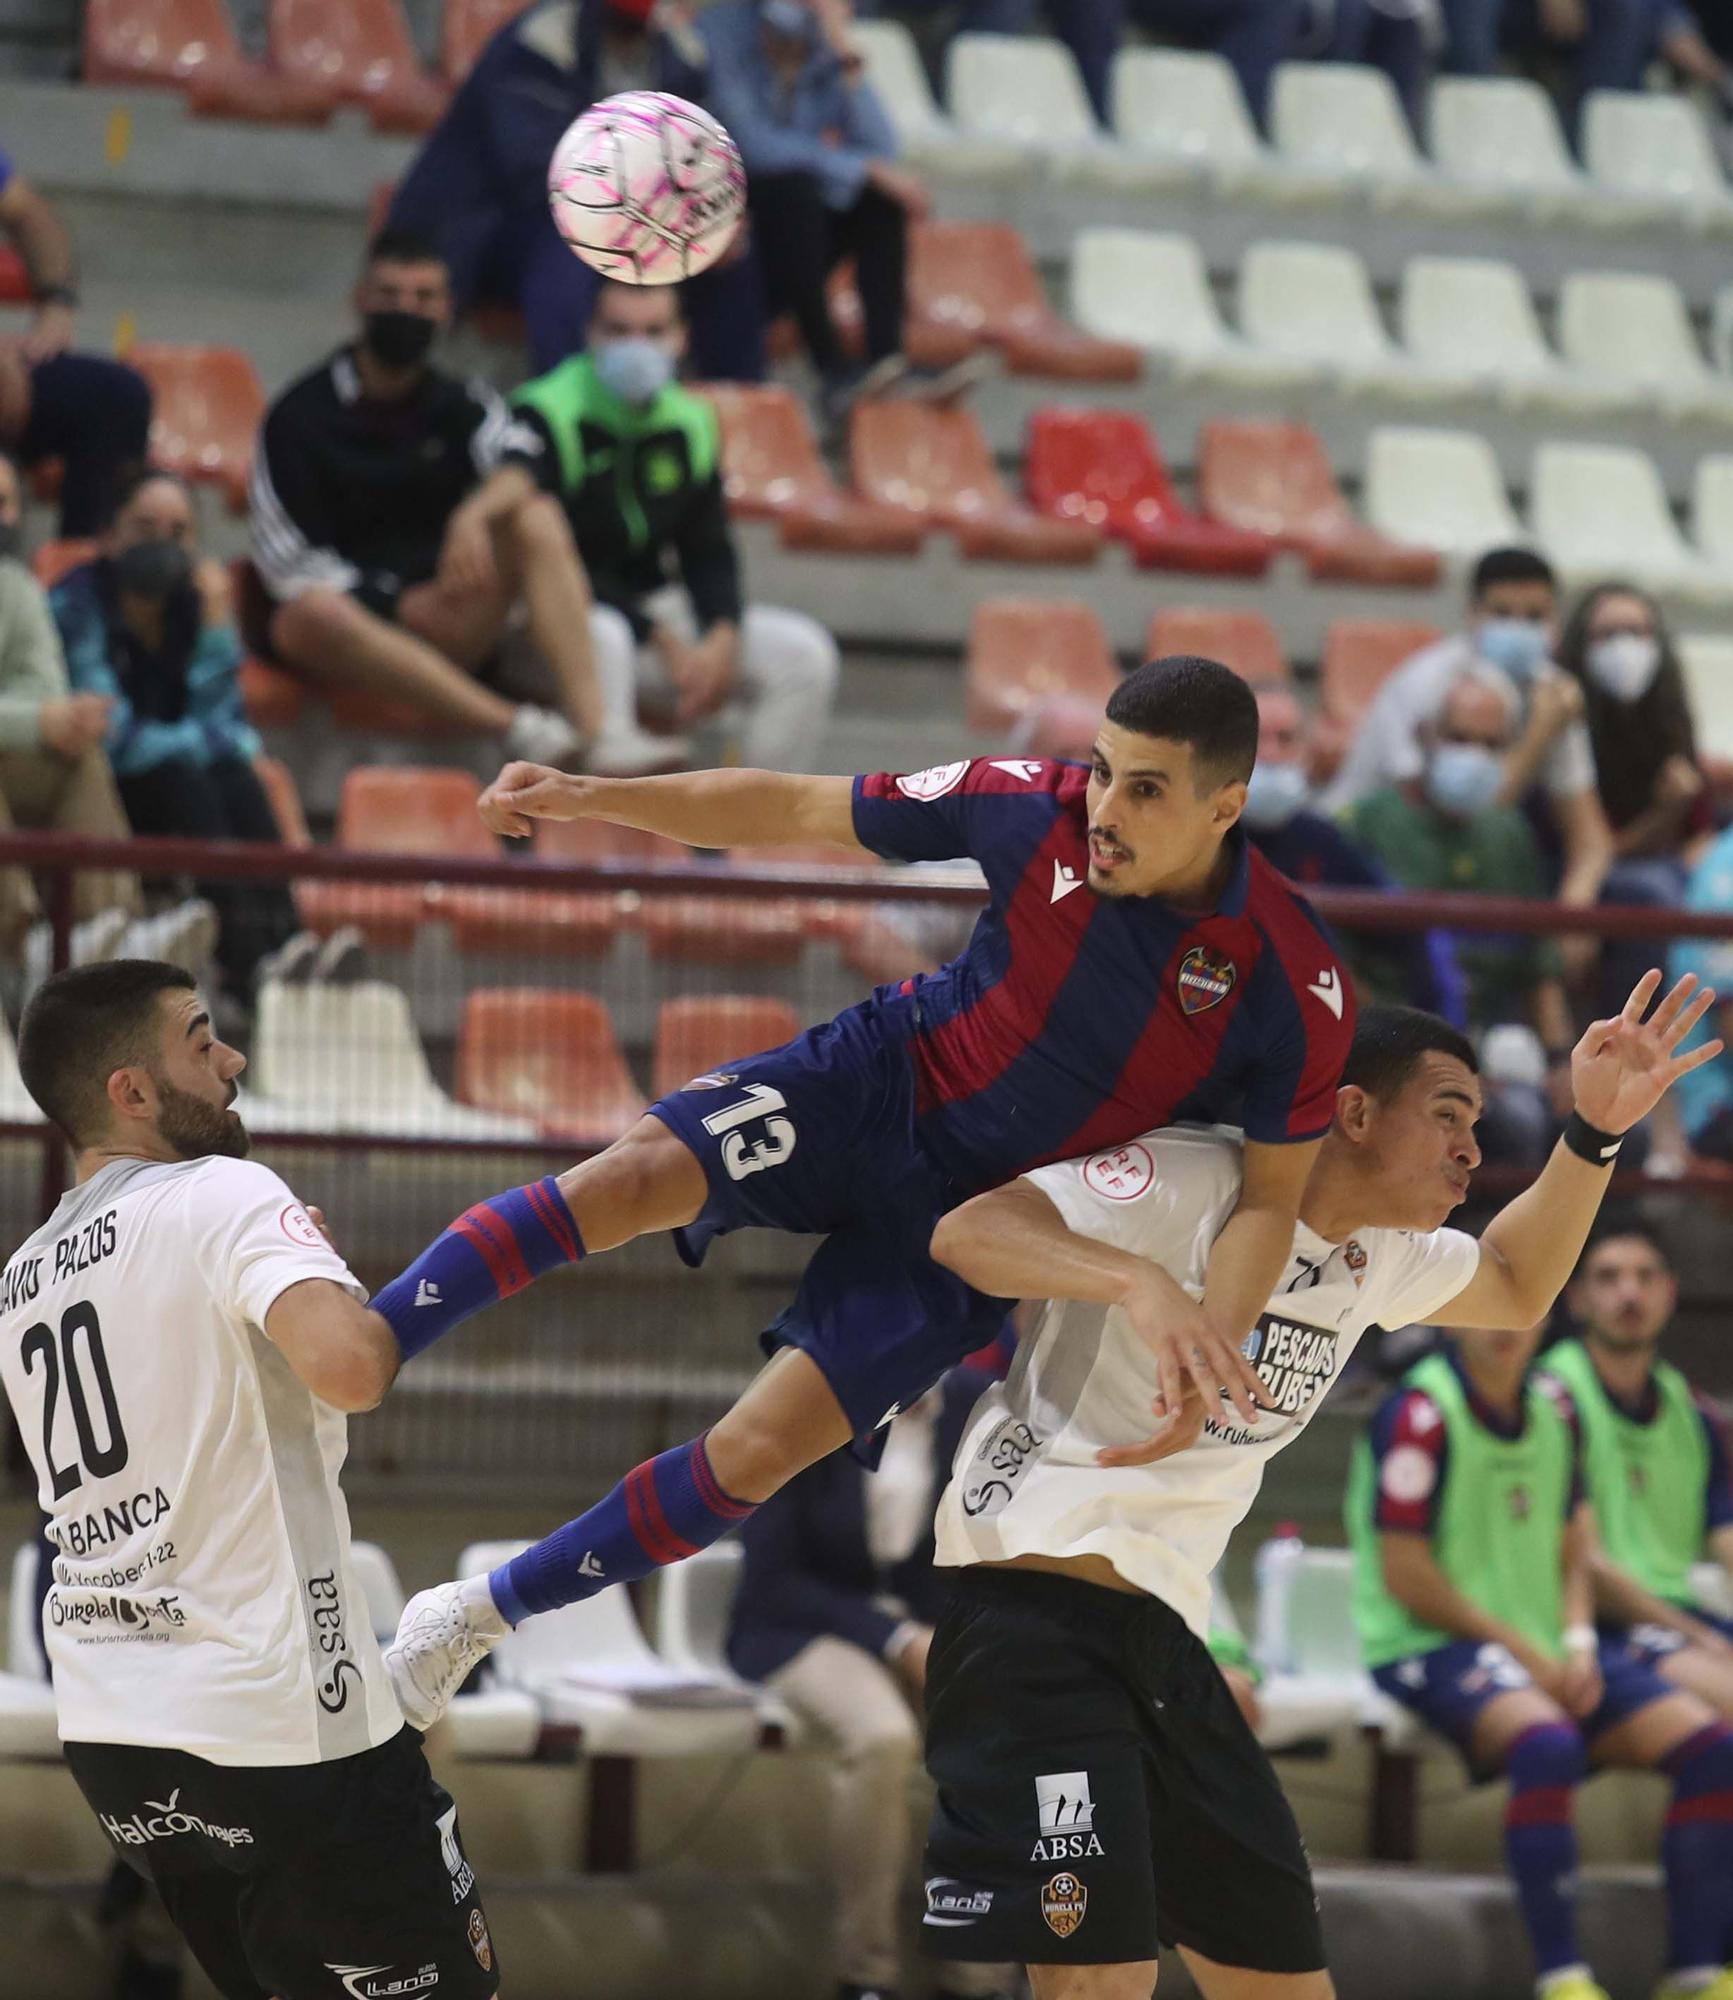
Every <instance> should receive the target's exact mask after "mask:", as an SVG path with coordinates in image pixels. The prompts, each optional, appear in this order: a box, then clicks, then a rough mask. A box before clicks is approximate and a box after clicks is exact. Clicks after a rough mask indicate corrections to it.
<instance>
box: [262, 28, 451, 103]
mask: <svg viewBox="0 0 1733 2000" xmlns="http://www.w3.org/2000/svg"><path fill="white" fill-rule="evenodd" d="M270 42H271V62H272V65H273V67H274V68H276V69H278V70H280V71H281V72H282V73H283V74H284V75H285V76H293V77H299V78H302V79H304V80H307V81H310V82H312V83H314V84H316V85H318V86H319V87H321V88H323V89H326V90H330V91H333V92H334V93H335V94H336V95H337V96H338V97H339V98H340V99H341V100H342V101H343V102H344V103H346V104H358V105H360V106H361V107H362V108H363V109H364V110H365V111H366V112H367V114H368V117H369V118H370V119H371V121H372V123H373V126H374V128H375V130H377V131H380V132H427V131H430V130H431V129H432V128H433V126H435V125H436V124H437V123H438V122H439V119H440V117H441V115H442V114H443V112H444V110H445V106H446V104H447V102H448V100H449V97H450V93H449V91H448V90H447V89H446V87H445V85H444V84H442V83H440V82H439V81H438V80H437V79H436V78H434V77H431V76H429V75H428V74H427V73H426V71H425V70H423V69H422V67H421V65H420V63H419V62H418V61H417V60H416V55H415V45H414V43H413V42H412V41H411V40H410V38H409V28H408V26H407V24H406V23H405V21H404V19H403V15H402V12H401V10H400V8H399V6H398V0H271V17H270Z"/></svg>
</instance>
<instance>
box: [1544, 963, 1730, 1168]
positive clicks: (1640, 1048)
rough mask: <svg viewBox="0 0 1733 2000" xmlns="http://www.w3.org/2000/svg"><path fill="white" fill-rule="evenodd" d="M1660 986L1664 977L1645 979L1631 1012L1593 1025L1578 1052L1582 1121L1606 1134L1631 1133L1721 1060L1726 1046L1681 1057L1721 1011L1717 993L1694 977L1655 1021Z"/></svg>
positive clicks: (1574, 1063)
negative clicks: (1709, 1017)
mask: <svg viewBox="0 0 1733 2000" xmlns="http://www.w3.org/2000/svg"><path fill="white" fill-rule="evenodd" d="M1660 985H1661V974H1660V972H1659V970H1652V971H1649V972H1645V973H1644V974H1643V976H1642V978H1641V979H1639V980H1638V981H1637V983H1636V985H1635V986H1633V987H1632V988H1631V997H1630V998H1629V999H1628V1000H1627V1001H1626V1002H1625V1004H1624V1008H1623V1010H1622V1011H1621V1012H1619V1013H1617V1014H1615V1015H1614V1016H1613V1018H1612V1019H1611V1020H1609V1021H1594V1022H1591V1023H1590V1025H1589V1027H1588V1028H1587V1029H1586V1030H1585V1031H1584V1034H1583V1038H1582V1040H1581V1041H1580V1042H1578V1043H1577V1045H1576V1047H1575V1048H1574V1049H1573V1050H1572V1051H1571V1092H1572V1095H1573V1097H1574V1098H1575V1100H1576V1108H1577V1111H1578V1114H1579V1115H1580V1116H1581V1117H1583V1118H1585V1119H1586V1120H1587V1121H1588V1122H1589V1124H1591V1125H1593V1126H1594V1127H1595V1128H1596V1129H1597V1130H1598V1131H1601V1132H1612V1133H1622V1132H1628V1131H1629V1130H1630V1129H1631V1127H1632V1126H1633V1125H1635V1124H1637V1123H1638V1122H1639V1121H1640V1120H1642V1119H1644V1118H1646V1117H1647V1116H1648V1115H1649V1113H1650V1112H1651V1111H1653V1110H1654V1108H1655V1106H1656V1105H1657V1104H1659V1103H1660V1101H1661V1099H1662V1098H1663V1097H1664V1096H1665V1095H1666V1093H1667V1092H1668V1090H1669V1089H1671V1088H1672V1086H1673V1085H1674V1084H1675V1083H1677V1082H1678V1080H1679V1078H1680V1077H1682V1076H1688V1075H1689V1074H1690V1073H1691V1071H1692V1070H1694V1069H1701V1068H1702V1066H1703V1064H1704V1063H1706V1062H1713V1061H1714V1060H1715V1058H1716V1057H1717V1056H1718V1055H1719V1054H1720V1053H1721V1050H1722V1047H1723V1044H1722V1042H1721V1041H1720V1040H1719V1039H1716V1040H1711V1041H1707V1042H1702V1043H1700V1044H1699V1045H1698V1046H1697V1047H1696V1048H1694V1049H1688V1050H1684V1052H1683V1053H1681V1052H1680V1051H1681V1049H1682V1048H1683V1045H1684V1043H1685V1042H1686V1041H1687V1040H1688V1039H1689V1038H1690V1036H1691V1033H1692V1031H1693V1030H1694V1029H1695V1028H1696V1026H1697V1024H1698V1022H1700V1021H1701V1020H1702V1018H1703V1016H1704V1015H1705V1014H1706V1013H1708V1011H1709V1009H1710V1008H1711V1007H1712V1006H1713V1005H1714V1004H1715V993H1714V989H1713V988H1712V987H1708V986H1705V987H1702V988H1699V987H1698V984H1697V975H1696V974H1695V973H1693V972H1687V973H1686V974H1685V976H1684V978H1683V979H1681V980H1680V981H1679V982H1678V984H1677V985H1676V986H1675V987H1674V988H1673V990H1672V991H1671V992H1670V993H1669V994H1667V995H1666V997H1665V998H1664V999H1662V1000H1661V1001H1660V1002H1659V1003H1658V1004H1657V1005H1656V1007H1655V1010H1654V1012H1653V1013H1652V1014H1651V1013H1649V1003H1650V1002H1651V1001H1652V1000H1654V998H1655V995H1656V993H1657V992H1659V990H1660ZM1645 1014H1647V1015H1648V1019H1647V1020H1645V1019H1644V1018H1643V1017H1644V1015H1645Z"/></svg>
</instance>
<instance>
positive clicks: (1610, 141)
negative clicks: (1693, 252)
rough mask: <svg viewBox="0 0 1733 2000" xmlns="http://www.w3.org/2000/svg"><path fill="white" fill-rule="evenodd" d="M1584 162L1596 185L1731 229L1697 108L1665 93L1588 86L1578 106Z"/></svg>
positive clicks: (1732, 196) (1721, 179)
mask: <svg viewBox="0 0 1733 2000" xmlns="http://www.w3.org/2000/svg"><path fill="white" fill-rule="evenodd" d="M1583 162H1584V164H1585V165H1586V166H1587V168H1588V171H1589V178H1590V179H1591V181H1593V182H1594V184H1595V185H1596V186H1597V187H1600V188H1603V189H1606V190H1607V191H1608V192H1610V193H1613V194H1619V195H1625V196H1636V197H1639V198H1642V199H1646V200H1650V201H1653V202H1656V203H1657V204H1659V205H1661V206H1662V207H1663V208H1670V209H1671V210H1673V211H1674V217H1675V219H1677V217H1678V216H1679V215H1680V214H1681V213H1682V214H1683V215H1684V216H1685V217H1687V218H1688V219H1689V220H1690V221H1691V222H1693V223H1695V224H1696V225H1697V226H1698V227H1699V228H1703V229H1714V230H1730V229H1733V193H1730V192H1729V191H1728V187H1727V181H1726V177H1725V176H1724V175H1723V173H1722V172H1721V165H1720V162H1719V161H1718V160H1717V159H1716V157H1715V147H1714V142H1713V141H1712V140H1711V139H1710V137H1709V131H1708V127H1707V126H1706V125H1705V124H1704V123H1703V117H1702V114H1701V113H1700V112H1699V111H1698V109H1697V107H1696V106H1695V105H1694V104H1693V103H1692V102H1691V100H1690V99H1689V98H1688V97H1682V96H1678V95H1675V94H1674V93H1672V92H1666V93H1660V92H1654V91H1646V90H1644V91H1626V90H1594V91H1591V92H1590V93H1589V95H1588V98H1587V99H1586V101H1585V102H1584V105H1583Z"/></svg>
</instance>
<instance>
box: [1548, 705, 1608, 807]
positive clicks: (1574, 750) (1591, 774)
mask: <svg viewBox="0 0 1733 2000" xmlns="http://www.w3.org/2000/svg"><path fill="white" fill-rule="evenodd" d="M1541 774H1542V780H1543V782H1544V784H1545V786H1546V790H1547V794H1548V796H1549V797H1550V798H1555V799H1569V798H1574V797H1575V796H1576V795H1577V793H1578V792H1592V791H1593V790H1594V789H1595V785H1596V782H1597V779H1596V771H1595V748H1594V744H1593V743H1592V742H1591V741H1590V740H1589V727H1588V724H1587V723H1586V722H1573V723H1571V724H1570V725H1569V726H1568V727H1567V728H1566V729H1564V730H1562V731H1560V733H1559V739H1558V741H1557V742H1556V743H1555V744H1554V745H1553V746H1552V748H1551V749H1550V750H1549V751H1548V752H1547V753H1546V761H1545V762H1544V763H1543V764H1542V766H1541Z"/></svg>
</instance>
